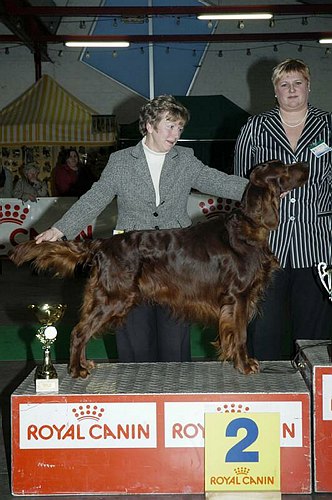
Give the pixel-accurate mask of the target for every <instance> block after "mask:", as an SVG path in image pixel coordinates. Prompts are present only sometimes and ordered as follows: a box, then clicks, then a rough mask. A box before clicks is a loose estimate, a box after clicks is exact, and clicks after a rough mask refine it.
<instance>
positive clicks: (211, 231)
mask: <svg viewBox="0 0 332 500" xmlns="http://www.w3.org/2000/svg"><path fill="white" fill-rule="evenodd" d="M307 179H308V167H307V166H306V165H305V164H303V163H295V164H292V165H285V164H283V163H281V162H280V161H277V160H274V161H271V162H267V163H264V164H260V165H258V166H256V167H255V168H254V169H253V171H252V172H251V175H250V180H249V183H248V185H247V187H246V189H245V192H244V194H243V198H242V202H241V206H240V208H238V209H235V210H233V211H232V212H231V213H228V214H223V215H220V216H217V217H215V218H213V219H210V220H208V221H207V222H202V223H199V224H196V225H194V226H191V227H188V228H183V229H167V230H144V231H130V232H127V233H123V234H117V235H114V236H112V237H110V238H108V239H97V240H94V241H59V242H54V243H52V242H42V243H40V244H38V245H37V244H36V243H35V242H34V241H29V242H26V243H22V244H20V245H18V246H17V247H16V248H15V249H14V250H13V251H12V252H11V254H10V259H11V260H12V261H13V262H14V263H15V264H16V265H18V266H19V265H21V264H23V263H24V262H28V261H34V266H35V268H36V269H37V270H52V272H54V273H55V274H56V276H60V277H65V276H70V275H72V274H73V273H74V271H75V268H76V266H78V265H83V266H87V265H88V266H89V267H90V277H89V278H88V281H87V283H86V286H85V291H84V299H83V305H82V309H81V316H80V320H79V322H78V324H77V325H76V326H75V327H74V329H73V331H72V334H71V348H70V361H69V367H68V369H69V372H70V373H71V375H72V376H73V377H82V378H85V377H86V376H87V375H88V374H89V373H90V371H91V369H92V368H93V366H94V363H93V361H88V360H87V359H86V355H85V347H86V344H87V342H88V340H89V339H90V338H91V337H92V336H93V335H96V334H98V333H102V332H103V331H105V330H106V329H109V328H114V327H117V326H118V325H120V324H121V322H122V321H123V320H124V319H125V317H126V315H127V313H128V312H129V310H130V309H131V308H132V307H134V306H135V305H137V304H139V303H141V302H142V301H151V302H153V303H158V304H163V305H167V306H169V307H170V308H171V310H172V311H173V313H174V315H176V316H178V317H181V318H183V319H185V320H187V321H190V322H198V323H200V324H203V325H204V324H205V325H206V324H216V325H217V326H218V336H217V340H216V342H215V345H216V347H217V350H218V355H219V359H220V360H230V361H232V362H233V364H234V366H235V368H237V369H238V370H239V371H240V372H242V373H244V374H249V373H255V372H258V371H259V363H258V361H257V360H256V359H253V358H250V357H249V356H248V353H247V348H246V339H247V325H248V322H249V321H250V319H251V318H252V317H253V315H254V314H255V312H256V310H257V303H258V302H259V300H260V299H261V298H262V295H263V292H264V289H265V287H266V285H267V284H268V282H269V280H270V278H271V276H272V273H273V271H274V270H276V269H277V268H278V262H277V259H276V258H275V257H274V255H273V254H272V253H271V251H270V248H269V244H268V237H269V233H270V231H271V230H273V229H275V228H276V227H277V225H278V222H279V204H280V195H281V194H282V193H284V192H287V191H289V190H291V189H293V188H297V187H300V186H302V185H303V184H304V183H305V182H306V181H307Z"/></svg>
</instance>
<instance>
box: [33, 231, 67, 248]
mask: <svg viewBox="0 0 332 500" xmlns="http://www.w3.org/2000/svg"><path fill="white" fill-rule="evenodd" d="M63 236H64V234H63V233H62V232H61V231H59V229H57V228H56V227H51V228H50V229H47V231H44V232H43V233H40V234H38V236H36V238H35V239H36V243H37V245H38V243H41V242H42V241H58V240H61V238H62V237H63Z"/></svg>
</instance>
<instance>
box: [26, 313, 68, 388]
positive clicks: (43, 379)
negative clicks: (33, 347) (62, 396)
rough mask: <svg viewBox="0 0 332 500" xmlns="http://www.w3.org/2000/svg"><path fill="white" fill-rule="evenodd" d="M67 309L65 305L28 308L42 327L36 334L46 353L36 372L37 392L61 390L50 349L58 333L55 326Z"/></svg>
mask: <svg viewBox="0 0 332 500" xmlns="http://www.w3.org/2000/svg"><path fill="white" fill-rule="evenodd" d="M66 307H67V306H66V305H64V304H39V305H37V304H30V305H29V306H28V308H29V309H31V310H32V311H33V312H34V313H35V316H36V318H37V319H38V321H39V323H40V324H41V325H42V326H41V327H40V328H38V331H37V333H36V337H37V339H38V340H39V341H40V342H41V343H42V348H43V351H44V360H43V363H42V364H41V365H39V366H37V368H36V372H35V382H36V392H58V390H59V380H58V375H57V372H56V369H55V368H54V365H53V363H52V359H51V353H50V349H51V345H52V344H53V343H54V342H55V340H56V337H57V333H58V332H57V329H56V328H55V326H54V324H55V323H56V322H57V321H59V320H60V319H61V318H62V316H63V315H64V312H65V310H66Z"/></svg>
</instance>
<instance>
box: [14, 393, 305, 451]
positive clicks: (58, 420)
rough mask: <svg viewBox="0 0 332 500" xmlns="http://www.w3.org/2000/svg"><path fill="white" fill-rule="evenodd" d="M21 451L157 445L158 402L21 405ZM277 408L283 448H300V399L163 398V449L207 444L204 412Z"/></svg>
mask: <svg viewBox="0 0 332 500" xmlns="http://www.w3.org/2000/svg"><path fill="white" fill-rule="evenodd" d="M19 408H20V440H19V442H20V449H48V448H52V449H54V448H62V449H65V448H156V447H157V433H158V425H157V420H158V417H157V407H156V404H155V403H154V402H135V403H132V402H130V403H122V402H121V403H120V402H119V403H114V402H113V403H110V402H107V401H104V402H94V403H83V402H82V403H76V402H75V403H43V404H38V405H36V404H34V403H28V404H20V407H19ZM234 409H235V411H236V413H249V414H250V413H251V412H258V413H261V412H263V413H264V412H277V413H279V414H280V446H282V447H302V446H303V438H302V434H303V429H302V405H301V402H299V401H287V402H286V401H281V402H280V401H269V402H268V403H267V402H266V401H251V402H246V403H243V402H241V401H238V402H237V401H234V402H230V401H229V402H219V403H216V402H210V403H209V402H203V401H199V402H189V403H186V402H181V403H179V402H165V403H164V429H163V430H162V428H161V427H160V425H159V432H162V433H163V434H164V436H163V439H162V441H163V442H164V445H165V448H204V437H205V436H204V432H205V431H204V415H205V413H220V412H232V411H234Z"/></svg>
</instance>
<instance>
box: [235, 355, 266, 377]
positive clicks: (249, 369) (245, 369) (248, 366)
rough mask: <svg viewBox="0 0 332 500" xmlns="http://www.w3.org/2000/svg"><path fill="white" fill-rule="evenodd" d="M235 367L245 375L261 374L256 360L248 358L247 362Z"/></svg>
mask: <svg viewBox="0 0 332 500" xmlns="http://www.w3.org/2000/svg"><path fill="white" fill-rule="evenodd" d="M234 367H235V368H236V369H237V370H239V372H240V373H243V374H244V375H251V374H252V373H259V372H260V366H259V362H258V361H257V359H255V358H247V360H246V361H245V362H241V363H238V364H237V365H234Z"/></svg>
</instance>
